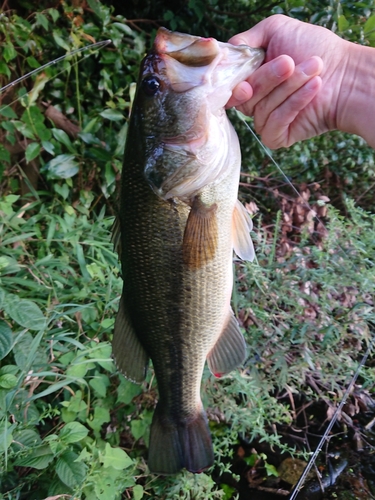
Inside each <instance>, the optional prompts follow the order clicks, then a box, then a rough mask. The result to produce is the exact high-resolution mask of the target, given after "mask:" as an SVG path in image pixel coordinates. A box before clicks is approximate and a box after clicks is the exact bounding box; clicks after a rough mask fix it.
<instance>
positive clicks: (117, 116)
mask: <svg viewBox="0 0 375 500" xmlns="http://www.w3.org/2000/svg"><path fill="white" fill-rule="evenodd" d="M99 114H100V116H102V117H103V118H106V119H107V120H111V121H113V122H117V121H120V120H124V115H123V114H122V113H121V112H120V111H117V110H116V109H111V108H108V109H105V110H104V111H102V112H101V113H99Z"/></svg>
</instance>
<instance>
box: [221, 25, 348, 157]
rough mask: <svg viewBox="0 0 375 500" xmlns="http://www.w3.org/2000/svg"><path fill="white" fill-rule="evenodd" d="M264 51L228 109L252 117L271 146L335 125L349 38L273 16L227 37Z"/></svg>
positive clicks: (240, 85) (323, 130)
mask: <svg viewBox="0 0 375 500" xmlns="http://www.w3.org/2000/svg"><path fill="white" fill-rule="evenodd" d="M229 42H230V43H233V44H235V45H240V44H246V45H249V46H252V47H263V48H264V49H266V59H265V63H264V64H263V65H262V66H261V67H260V68H259V69H258V70H257V71H255V72H254V73H253V74H252V75H251V76H250V77H249V79H248V80H247V82H242V83H241V84H239V85H238V86H237V87H236V88H235V89H234V91H233V95H232V98H231V99H230V101H229V102H228V105H227V107H231V106H236V107H237V108H238V109H239V110H240V111H242V112H243V113H244V114H246V115H249V116H254V126H255V130H256V131H257V132H258V133H259V134H260V135H261V138H262V141H263V143H264V144H265V145H266V146H268V147H270V148H274V149H276V148H279V147H288V146H290V145H292V144H294V143H295V142H297V141H300V140H303V139H308V138H309V137H313V136H315V135H319V134H322V133H323V132H326V131H327V130H332V129H335V128H338V124H337V121H338V113H339V110H338V106H339V102H340V100H339V95H340V90H342V88H343V85H344V83H346V82H345V81H344V80H345V69H346V65H347V59H348V57H349V56H348V54H349V52H350V50H349V49H351V47H349V46H352V45H354V44H351V43H350V42H347V41H345V40H343V39H341V38H340V37H338V36H337V35H335V34H334V33H332V32H331V31H329V30H328V29H325V28H322V27H320V26H315V25H312V24H307V23H303V22H301V21H297V20H295V19H292V18H289V17H286V16H283V15H275V16H271V17H269V18H267V19H265V20H263V21H261V22H260V23H259V24H257V25H256V26H254V27H253V28H251V29H250V30H248V31H246V32H244V33H240V34H238V35H236V36H234V37H233V38H231V39H230V40H229Z"/></svg>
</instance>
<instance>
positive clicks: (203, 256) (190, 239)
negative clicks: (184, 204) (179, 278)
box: [183, 196, 218, 269]
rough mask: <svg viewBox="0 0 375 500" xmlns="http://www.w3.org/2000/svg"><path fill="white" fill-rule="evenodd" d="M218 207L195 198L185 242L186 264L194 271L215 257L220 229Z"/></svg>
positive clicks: (187, 225)
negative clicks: (218, 225) (217, 215)
mask: <svg viewBox="0 0 375 500" xmlns="http://www.w3.org/2000/svg"><path fill="white" fill-rule="evenodd" d="M216 210H217V205H216V204H213V205H211V206H207V205H205V204H204V203H203V202H202V201H201V200H200V199H199V197H198V196H196V197H195V199H194V202H193V205H192V207H191V210H190V213H189V217H188V220H187V222H186V227H185V233H184V240H183V258H184V263H185V264H186V265H187V266H189V267H190V268H192V269H199V268H201V267H203V266H204V265H205V264H206V263H207V262H209V261H210V260H212V259H213V258H214V256H215V252H216V248H217V238H218V227H217V217H216Z"/></svg>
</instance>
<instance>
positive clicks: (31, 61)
mask: <svg viewBox="0 0 375 500" xmlns="http://www.w3.org/2000/svg"><path fill="white" fill-rule="evenodd" d="M26 61H27V64H28V65H29V66H30V68H34V69H36V68H39V67H40V63H39V62H38V61H37V60H36V59H35V57H33V56H29V57H26Z"/></svg>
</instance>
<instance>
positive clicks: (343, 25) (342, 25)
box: [337, 16, 349, 31]
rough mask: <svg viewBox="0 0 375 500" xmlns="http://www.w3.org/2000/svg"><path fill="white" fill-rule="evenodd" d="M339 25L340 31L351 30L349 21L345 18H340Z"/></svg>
mask: <svg viewBox="0 0 375 500" xmlns="http://www.w3.org/2000/svg"><path fill="white" fill-rule="evenodd" d="M337 24H338V28H339V31H345V30H347V29H348V28H349V21H348V20H347V19H346V17H345V16H339V17H338V23H337Z"/></svg>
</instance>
